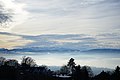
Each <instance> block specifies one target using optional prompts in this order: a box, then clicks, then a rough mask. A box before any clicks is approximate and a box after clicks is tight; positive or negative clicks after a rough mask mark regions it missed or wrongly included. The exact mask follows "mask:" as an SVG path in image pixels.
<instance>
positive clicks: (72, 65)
mask: <svg viewBox="0 0 120 80" xmlns="http://www.w3.org/2000/svg"><path fill="white" fill-rule="evenodd" d="M75 65H76V64H75V62H74V59H73V58H71V59H70V60H69V62H68V64H67V66H68V67H69V69H70V73H71V74H73V72H74V70H75Z"/></svg>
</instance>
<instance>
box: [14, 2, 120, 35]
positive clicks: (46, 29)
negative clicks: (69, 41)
mask: <svg viewBox="0 0 120 80" xmlns="http://www.w3.org/2000/svg"><path fill="white" fill-rule="evenodd" d="M17 1H19V2H24V3H26V4H27V7H26V10H27V11H29V13H30V14H31V18H30V19H29V20H27V21H26V22H25V23H24V24H20V25H17V26H16V27H15V28H13V29H12V31H13V32H18V33H24V34H51V33H52V34H72V33H73V34H100V33H102V32H119V30H118V29H119V25H120V23H119V19H120V15H119V14H120V10H119V9H120V1H119V0H109V1H108V0H34V1H33V0H25V1H23V0H17ZM108 29H109V30H108Z"/></svg>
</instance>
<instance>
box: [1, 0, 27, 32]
mask: <svg viewBox="0 0 120 80" xmlns="http://www.w3.org/2000/svg"><path fill="white" fill-rule="evenodd" d="M0 4H1V5H3V8H4V10H6V11H8V13H9V14H11V15H12V22H10V23H9V25H5V27H4V26H0V31H7V30H10V29H11V28H12V27H14V26H16V25H18V24H22V23H23V22H24V21H25V20H26V19H28V12H27V11H26V10H25V9H24V8H25V4H23V3H18V2H16V0H0Z"/></svg>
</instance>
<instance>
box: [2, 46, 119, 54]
mask: <svg viewBox="0 0 120 80" xmlns="http://www.w3.org/2000/svg"><path fill="white" fill-rule="evenodd" d="M74 51H76V52H80V50H78V49H69V48H60V47H30V48H18V49H10V50H9V49H5V48H0V52H74ZM81 52H90V53H94V52H95V53H96V52H97V53H120V49H91V50H86V51H81Z"/></svg>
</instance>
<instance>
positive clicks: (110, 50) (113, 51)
mask: <svg viewBox="0 0 120 80" xmlns="http://www.w3.org/2000/svg"><path fill="white" fill-rule="evenodd" d="M83 52H93V53H94V52H97V53H120V49H91V50H87V51H83Z"/></svg>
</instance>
